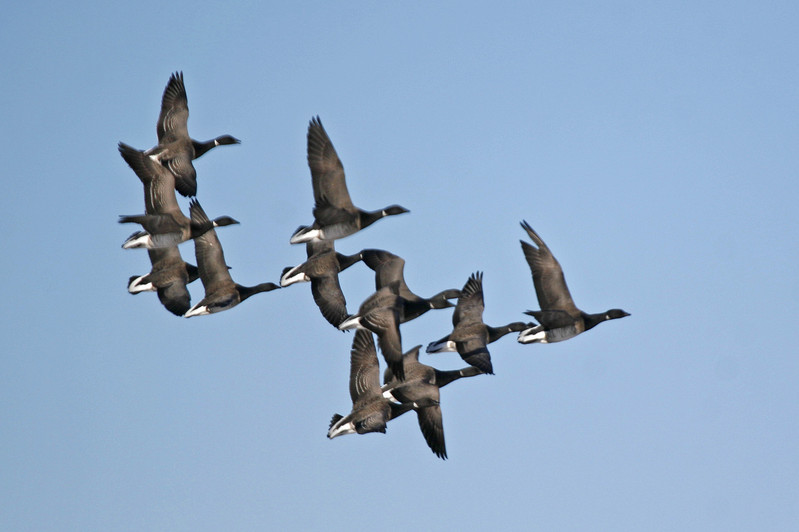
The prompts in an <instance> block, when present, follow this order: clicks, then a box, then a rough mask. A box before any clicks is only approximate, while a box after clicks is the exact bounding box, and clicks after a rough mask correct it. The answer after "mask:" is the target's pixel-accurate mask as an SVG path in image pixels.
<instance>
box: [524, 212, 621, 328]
mask: <svg viewBox="0 0 799 532" xmlns="http://www.w3.org/2000/svg"><path fill="white" fill-rule="evenodd" d="M521 225H522V227H523V228H524V230H525V231H527V234H528V235H529V236H530V238H531V239H532V241H533V242H534V243H535V245H536V246H538V247H535V246H533V245H530V244H529V243H527V242H525V241H524V240H521V241H520V242H521V244H522V251H523V252H524V258H525V259H527V264H528V265H529V266H530V271H531V272H532V274H533V285H534V286H535V293H536V296H538V304H539V305H540V307H541V310H528V311H527V312H525V314H528V315H530V316H533V317H534V318H535V319H536V320H538V322H539V323H540V325H537V326H534V327H530V328H528V329H526V330H524V331H522V332H521V333H520V334H519V338H518V340H519V342H521V343H523V344H529V343H536V342H538V343H543V344H546V343H552V342H561V341H563V340H568V339H569V338H574V337H575V336H577V335H578V334H580V333H583V332H585V331H587V330H588V329H591V328H593V327H595V326H596V325H598V324H600V323H602V322H603V321H607V320H613V319H618V318H623V317H625V316H629V315H630V314H629V313H627V312H625V311H623V310H621V309H611V310H608V311H606V312H601V313H598V314H587V313H585V312H583V311H582V310H580V309H579V308H577V306H576V305H575V304H574V300H572V296H571V294H570V293H569V287H568V286H566V278H565V277H564V276H563V269H561V267H560V263H558V261H557V259H555V257H554V256H553V255H552V252H551V251H550V250H549V247H547V245H546V244H545V243H544V241H543V240H542V239H541V237H540V236H538V233H536V232H535V231H533V228H532V227H530V225H529V224H528V223H527V222H526V221H522V222H521Z"/></svg>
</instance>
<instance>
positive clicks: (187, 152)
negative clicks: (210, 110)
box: [146, 72, 241, 196]
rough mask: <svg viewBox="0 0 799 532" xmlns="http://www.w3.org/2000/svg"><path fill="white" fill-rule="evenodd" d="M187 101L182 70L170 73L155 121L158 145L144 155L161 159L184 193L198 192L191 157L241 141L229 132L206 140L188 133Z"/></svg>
mask: <svg viewBox="0 0 799 532" xmlns="http://www.w3.org/2000/svg"><path fill="white" fill-rule="evenodd" d="M188 121H189V103H188V99H187V98H186V86H185V85H184V84H183V72H175V73H174V74H172V76H170V78H169V82H168V83H167V85H166V88H165V89H164V95H163V97H162V98H161V114H160V115H159V116H158V123H157V124H156V134H157V135H158V145H157V146H155V147H153V148H151V149H149V150H147V152H146V153H147V155H149V156H150V157H152V158H153V159H154V160H155V161H158V162H160V163H161V164H162V165H164V166H165V167H166V168H169V170H170V171H171V172H172V174H174V176H175V188H176V189H177V191H178V192H180V193H181V194H182V195H184V196H196V195H197V172H196V171H195V169H194V165H193V164H192V162H191V161H192V160H193V159H196V158H198V157H201V156H202V155H203V154H204V153H205V152H207V151H208V150H210V149H212V148H215V147H216V146H221V145H224V144H239V143H240V142H241V141H240V140H238V139H237V138H235V137H232V136H230V135H222V136H220V137H216V138H215V139H211V140H208V141H205V142H200V141H197V140H194V139H192V138H191V137H190V136H189V129H188Z"/></svg>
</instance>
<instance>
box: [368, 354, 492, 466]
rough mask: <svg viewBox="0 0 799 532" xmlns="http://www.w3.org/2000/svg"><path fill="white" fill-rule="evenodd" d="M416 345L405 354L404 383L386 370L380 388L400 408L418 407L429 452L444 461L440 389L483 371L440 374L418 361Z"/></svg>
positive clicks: (471, 370)
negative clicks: (399, 405) (403, 406)
mask: <svg viewBox="0 0 799 532" xmlns="http://www.w3.org/2000/svg"><path fill="white" fill-rule="evenodd" d="M421 347H422V346H421V345H417V346H416V347H414V348H413V349H411V350H410V351H408V352H407V353H405V354H404V355H403V360H402V361H403V366H404V369H405V380H403V381H400V380H398V379H396V378H395V377H394V374H393V373H392V371H391V369H386V371H385V372H384V376H383V381H384V383H385V384H384V385H383V387H382V388H381V391H382V393H383V397H385V398H386V399H390V400H391V401H395V402H397V403H398V404H401V405H409V404H411V405H416V406H415V407H414V410H416V416H417V419H418V422H419V429H420V430H421V431H422V435H423V436H424V439H425V441H426V442H427V445H428V447H430V450H432V451H433V453H435V455H436V456H438V457H439V458H441V459H444V460H446V458H447V447H446V443H445V441H444V424H443V420H442V415H441V404H440V403H441V394H440V389H441V388H443V387H444V386H446V385H447V384H449V383H451V382H453V381H456V380H458V379H461V378H464V377H473V376H476V375H481V374H482V371H480V370H479V369H477V368H476V367H474V366H469V367H466V368H462V369H458V370H451V371H441V370H438V369H435V368H433V367H431V366H427V365H425V364H422V363H420V362H419V349H420V348H421Z"/></svg>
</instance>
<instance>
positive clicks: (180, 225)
mask: <svg viewBox="0 0 799 532" xmlns="http://www.w3.org/2000/svg"><path fill="white" fill-rule="evenodd" d="M119 154H120V155H121V156H122V158H123V159H124V160H125V162H126V163H128V166H130V168H131V169H132V170H133V171H134V172H135V173H136V175H137V176H138V178H139V180H140V181H141V182H142V184H143V185H144V212H145V214H144V215H134V216H120V219H119V223H140V224H142V225H143V226H144V228H145V229H146V231H139V232H136V233H133V234H132V235H131V236H130V237H128V239H127V240H126V241H125V243H124V244H122V247H123V248H125V249H130V248H140V247H143V248H147V249H153V248H164V247H170V246H173V245H177V244H179V243H181V242H184V241H186V240H188V239H190V238H193V237H195V236H199V235H201V234H202V233H203V232H205V231H207V230H208V229H210V228H212V227H216V226H223V225H231V224H237V223H239V222H237V221H236V220H234V219H233V218H231V217H229V216H222V217H220V218H217V219H216V220H214V221H213V223H212V224H211V223H209V224H203V225H199V224H194V223H192V221H191V220H190V219H189V218H187V217H186V215H184V214H183V212H182V211H181V210H180V206H178V200H177V197H176V196H175V176H174V175H172V172H170V171H168V170H167V169H166V168H164V167H163V166H161V165H160V164H158V163H156V162H154V161H153V160H152V159H150V158H149V157H147V155H146V154H145V153H144V152H142V151H139V150H137V149H135V148H132V147H130V146H128V145H127V144H125V143H123V142H120V143H119ZM196 201H197V200H196V199H195V200H192V202H196Z"/></svg>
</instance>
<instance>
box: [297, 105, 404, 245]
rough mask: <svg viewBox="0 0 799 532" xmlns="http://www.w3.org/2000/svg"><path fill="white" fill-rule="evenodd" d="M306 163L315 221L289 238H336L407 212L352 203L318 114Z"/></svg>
mask: <svg viewBox="0 0 799 532" xmlns="http://www.w3.org/2000/svg"><path fill="white" fill-rule="evenodd" d="M308 166H309V167H310V169H311V181H312V184H313V194H314V202H315V205H314V209H313V216H314V223H313V224H312V225H310V226H301V227H299V228H298V229H297V230H296V231H295V232H294V234H293V235H292V236H291V239H290V240H289V241H290V242H291V243H292V244H300V243H304V242H309V241H311V240H336V239H339V238H344V237H346V236H349V235H352V234H354V233H357V232H358V231H360V230H361V229H363V228H365V227H368V226H369V225H372V224H373V223H374V222H376V221H377V220H379V219H381V218H384V217H386V216H393V215H397V214H402V213H405V212H408V209H406V208H404V207H401V206H399V205H390V206H388V207H385V208H383V209H380V210H377V211H365V210H363V209H360V208H358V207H356V206H355V205H353V203H352V200H351V199H350V194H349V191H348V190H347V183H346V181H345V177H344V166H343V165H342V164H341V160H340V159H339V158H338V154H337V153H336V150H335V148H333V143H332V142H330V137H328V136H327V132H326V131H325V128H324V127H322V122H321V121H320V120H319V117H315V118H313V119H312V120H311V123H310V125H309V126H308Z"/></svg>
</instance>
